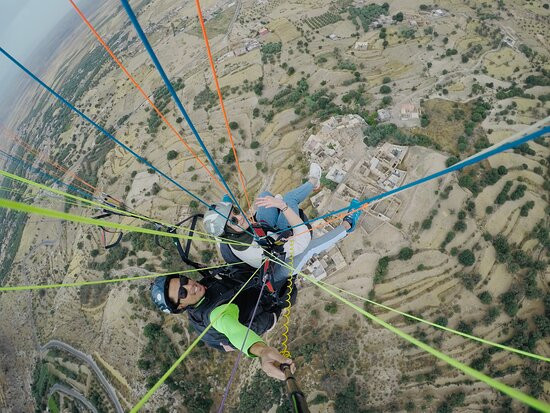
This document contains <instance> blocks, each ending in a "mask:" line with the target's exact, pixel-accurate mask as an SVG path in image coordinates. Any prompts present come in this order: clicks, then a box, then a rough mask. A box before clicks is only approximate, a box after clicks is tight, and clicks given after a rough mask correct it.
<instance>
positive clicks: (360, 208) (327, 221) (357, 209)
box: [288, 204, 369, 240]
mask: <svg viewBox="0 0 550 413" xmlns="http://www.w3.org/2000/svg"><path fill="white" fill-rule="evenodd" d="M368 206H369V204H363V205H361V206H360V207H359V208H356V209H352V210H351V211H345V212H341V213H340V214H337V215H334V216H333V217H331V218H330V219H327V220H325V222H322V223H321V224H317V225H312V226H311V229H309V228H307V229H306V230H304V231H302V232H298V233H297V234H293V235H292V236H291V237H289V238H288V239H289V240H291V239H293V238H294V237H297V236H298V235H302V234H305V233H306V232H313V230H314V229H317V228H321V227H324V226H325V225H327V224H330V223H331V222H334V221H337V220H339V219H343V218H344V217H345V216H346V215H349V214H353V213H354V212H356V211H359V210H365V209H366V208H367V207H368Z"/></svg>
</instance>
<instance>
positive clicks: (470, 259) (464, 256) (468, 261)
mask: <svg viewBox="0 0 550 413" xmlns="http://www.w3.org/2000/svg"><path fill="white" fill-rule="evenodd" d="M458 262H460V263H461V264H462V265H464V266H465V267H469V266H470V265H473V264H474V263H475V262H476V257H475V256H474V253H473V252H472V251H471V250H464V251H461V252H460V254H458Z"/></svg>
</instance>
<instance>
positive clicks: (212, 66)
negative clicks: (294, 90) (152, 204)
mask: <svg viewBox="0 0 550 413" xmlns="http://www.w3.org/2000/svg"><path fill="white" fill-rule="evenodd" d="M70 1H72V0H70ZM195 4H196V5H197V14H198V16H199V21H200V23H201V29H202V37H203V38H204V43H205V45H206V53H207V54H208V60H209V61H210V68H211V69H212V76H213V77H214V83H215V85H216V90H217V92H218V98H219V99H220V107H221V109H222V113H223V119H224V121H225V129H226V130H227V135H228V136H229V142H231V147H232V148H233V155H234V156H235V164H236V165H237V170H238V172H239V178H240V180H241V184H242V186H243V190H244V195H245V197H246V202H247V204H248V209H251V205H250V199H249V198H248V192H247V191H246V185H245V184H244V176H243V172H242V171H241V165H240V163H239V157H238V156H237V149H236V148H235V142H234V141H233V135H232V134H231V128H230V127H229V121H228V120H227V113H226V112H225V106H224V104H223V97H222V91H221V90H220V84H219V83H218V76H217V74H216V68H215V66H214V59H212V52H211V51H210V43H209V42H208V35H207V34H206V27H205V25H204V18H203V17H202V11H201V4H200V2H199V0H195Z"/></svg>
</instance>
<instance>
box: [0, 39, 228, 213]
mask: <svg viewBox="0 0 550 413" xmlns="http://www.w3.org/2000/svg"><path fill="white" fill-rule="evenodd" d="M0 52H2V54H3V55H4V56H6V57H7V58H8V59H9V60H11V61H12V62H13V63H15V65H17V66H18V67H19V68H20V69H21V70H23V71H24V72H25V73H26V74H27V75H29V76H30V77H31V78H32V79H33V80H34V81H36V82H37V83H38V84H40V86H42V87H43V88H44V89H46V90H47V91H48V92H50V93H51V94H52V95H54V96H55V97H56V98H57V99H58V100H60V101H61V102H63V103H64V104H65V105H66V106H67V107H69V109H71V110H72V111H73V112H75V113H76V114H78V115H79V116H80V117H81V118H83V119H84V120H86V121H87V122H88V123H90V124H91V125H92V126H94V127H95V128H96V129H98V130H99V131H100V132H102V133H104V134H105V136H107V137H108V138H109V139H111V140H112V141H114V142H115V143H116V144H117V145H119V146H121V147H122V148H124V149H125V150H126V151H128V152H130V153H131V154H132V155H133V156H134V157H135V158H136V159H138V160H139V161H140V162H142V163H143V164H145V165H147V166H148V167H149V168H151V169H153V170H154V171H156V172H157V173H158V174H159V175H161V176H162V177H163V178H165V179H167V180H168V181H170V182H172V183H173V184H174V185H176V186H177V187H178V188H179V189H181V190H182V191H184V192H185V193H187V194H188V195H189V196H191V197H193V198H195V199H196V200H197V201H198V202H200V203H201V204H203V205H204V206H206V207H207V208H210V204H208V203H206V202H205V201H203V200H202V199H201V198H199V197H198V196H196V195H195V194H193V193H192V192H191V191H189V190H188V189H187V188H185V187H184V186H182V185H181V184H179V183H178V182H176V181H175V180H174V179H172V178H170V177H169V176H168V175H166V174H165V173H164V172H162V171H161V170H159V169H157V168H156V167H155V166H153V164H151V163H150V162H149V161H148V160H147V159H145V158H144V157H142V156H140V155H138V154H137V153H136V152H134V151H133V150H132V149H130V148H129V147H128V146H126V145H125V144H124V143H122V142H121V141H119V140H118V139H117V138H115V137H114V136H113V135H111V134H110V133H109V132H107V131H106V130H105V129H104V128H103V127H101V126H99V125H98V124H97V123H96V122H94V121H93V120H92V119H90V118H89V117H88V116H86V115H85V114H84V113H83V112H81V111H80V110H78V109H77V108H76V107H75V106H74V105H72V104H71V103H70V102H69V101H67V100H66V99H65V98H64V97H63V96H61V95H60V94H59V93H57V92H56V91H55V90H53V89H52V88H51V87H49V86H48V85H47V84H45V83H44V82H43V81H42V80H40V79H39V78H38V77H37V76H36V75H35V74H34V73H32V72H31V71H30V70H29V69H27V68H26V67H25V66H23V64H22V63H20V62H19V61H18V60H17V59H15V58H14V57H13V56H12V55H10V54H9V53H8V52H7V51H6V50H4V48H3V47H0ZM216 212H217V213H218V214H219V215H221V216H223V217H224V218H225V219H229V217H226V216H225V215H223V214H220V213H219V212H218V211H217V210H216Z"/></svg>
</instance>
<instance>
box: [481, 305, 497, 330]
mask: <svg viewBox="0 0 550 413" xmlns="http://www.w3.org/2000/svg"><path fill="white" fill-rule="evenodd" d="M499 315H500V310H499V309H498V307H494V306H493V307H489V309H488V310H487V313H485V316H484V317H483V324H485V325H486V326H488V325H490V324H492V323H493V321H495V320H496V318H497V317H498V316H499Z"/></svg>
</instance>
